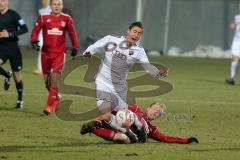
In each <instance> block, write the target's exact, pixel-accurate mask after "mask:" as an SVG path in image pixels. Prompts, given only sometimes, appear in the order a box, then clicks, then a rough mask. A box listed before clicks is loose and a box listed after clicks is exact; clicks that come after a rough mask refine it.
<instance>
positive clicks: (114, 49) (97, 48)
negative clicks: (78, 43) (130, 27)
mask: <svg viewBox="0 0 240 160" xmlns="http://www.w3.org/2000/svg"><path fill="white" fill-rule="evenodd" d="M86 52H90V53H91V54H92V55H93V54H95V53H97V52H99V53H104V58H103V59H102V63H101V66H100V68H99V72H98V75H97V77H96V80H97V81H99V80H100V81H103V82H104V83H107V84H110V85H113V86H114V88H115V90H119V89H124V88H125V87H127V82H126V80H127V75H128V71H129V69H130V68H131V67H132V65H133V64H134V63H141V64H142V65H143V67H144V66H145V67H144V69H145V70H146V71H147V72H149V73H150V74H151V75H152V76H159V70H158V69H157V68H156V67H154V66H152V65H150V64H149V60H148V57H147V55H146V52H145V51H144V49H143V48H142V47H140V46H138V45H133V46H131V47H127V46H126V45H125V43H124V37H114V36H110V35H108V36H106V37H104V38H102V39H100V40H98V41H97V42H95V43H94V44H93V45H91V46H89V47H88V48H87V50H86ZM146 64H147V67H146ZM148 65H150V66H151V67H150V68H151V69H150V68H149V66H148ZM117 86H119V87H117ZM123 86H125V87H123ZM122 87H123V88H122ZM117 88H118V89H117ZM125 89H126V88H125Z"/></svg>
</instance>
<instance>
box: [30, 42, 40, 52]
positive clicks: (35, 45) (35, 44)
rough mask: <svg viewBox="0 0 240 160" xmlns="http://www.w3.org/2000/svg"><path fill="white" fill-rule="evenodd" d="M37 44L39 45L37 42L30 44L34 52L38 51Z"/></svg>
mask: <svg viewBox="0 0 240 160" xmlns="http://www.w3.org/2000/svg"><path fill="white" fill-rule="evenodd" d="M38 43H39V41H38V40H37V41H33V42H32V47H33V49H34V50H35V51H39V50H40V46H39V44H38Z"/></svg>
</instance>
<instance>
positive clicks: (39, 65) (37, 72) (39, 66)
mask: <svg viewBox="0 0 240 160" xmlns="http://www.w3.org/2000/svg"><path fill="white" fill-rule="evenodd" d="M38 41H39V42H38V45H39V46H40V50H39V52H38V59H37V69H36V70H35V71H33V74H35V75H42V74H43V73H42V60H41V54H42V51H41V49H42V46H43V35H42V30H41V31H40V33H39V34H38Z"/></svg>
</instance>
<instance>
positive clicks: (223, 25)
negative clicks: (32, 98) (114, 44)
mask: <svg viewBox="0 0 240 160" xmlns="http://www.w3.org/2000/svg"><path fill="white" fill-rule="evenodd" d="M9 1H10V7H11V8H13V9H15V10H17V11H18V12H19V13H20V14H21V15H22V17H23V18H24V19H25V21H26V22H27V24H28V26H29V28H30V30H31V29H32V28H33V25H34V22H35V19H36V16H37V9H38V7H39V5H38V4H39V1H38V0H9ZM170 1H171V3H170V6H168V7H169V9H170V10H169V11H170V12H169V26H168V31H169V32H168V34H167V37H168V40H167V49H169V48H170V47H171V46H175V47H179V48H181V49H182V50H183V51H189V50H192V49H194V48H195V47H196V46H198V45H199V44H202V45H214V46H218V47H221V48H224V49H227V48H229V47H230V44H231V41H232V36H233V33H234V31H229V30H228V23H229V22H230V21H232V20H233V18H234V15H235V14H237V13H238V10H237V7H236V4H237V2H238V1H237V0H170ZM167 2H168V0H145V3H144V5H143V13H142V14H143V23H144V26H145V35H144V38H143V46H144V47H145V48H146V49H149V50H158V51H161V50H163V45H164V33H165V28H166V25H165V24H166V12H167V4H168V3H167ZM64 3H65V7H66V8H67V9H70V10H71V11H72V13H73V17H74V21H75V26H76V29H77V32H78V36H79V39H80V44H81V46H82V48H85V47H86V46H87V45H88V44H89V43H91V41H94V40H96V39H98V38H99V37H101V36H104V35H108V34H111V35H124V34H125V33H126V30H127V27H128V25H129V24H130V23H131V22H133V21H135V19H136V4H137V0H65V1H64ZM29 36H30V33H29V34H28V35H24V36H22V38H21V42H20V44H22V45H29ZM165 37H166V35H165Z"/></svg>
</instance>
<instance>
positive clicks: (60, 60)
mask: <svg viewBox="0 0 240 160" xmlns="http://www.w3.org/2000/svg"><path fill="white" fill-rule="evenodd" d="M50 59H51V69H50V71H51V74H50V75H48V77H47V82H49V81H50V86H49V93H48V100H47V106H48V107H50V108H51V112H55V110H56V109H57V106H58V104H59V101H60V100H59V96H58V81H59V79H60V77H61V72H62V69H63V64H64V61H65V54H61V53H60V54H58V55H52V56H51V58H50ZM49 76H50V77H49ZM44 113H46V112H44ZM48 114H49V113H48Z"/></svg>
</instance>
